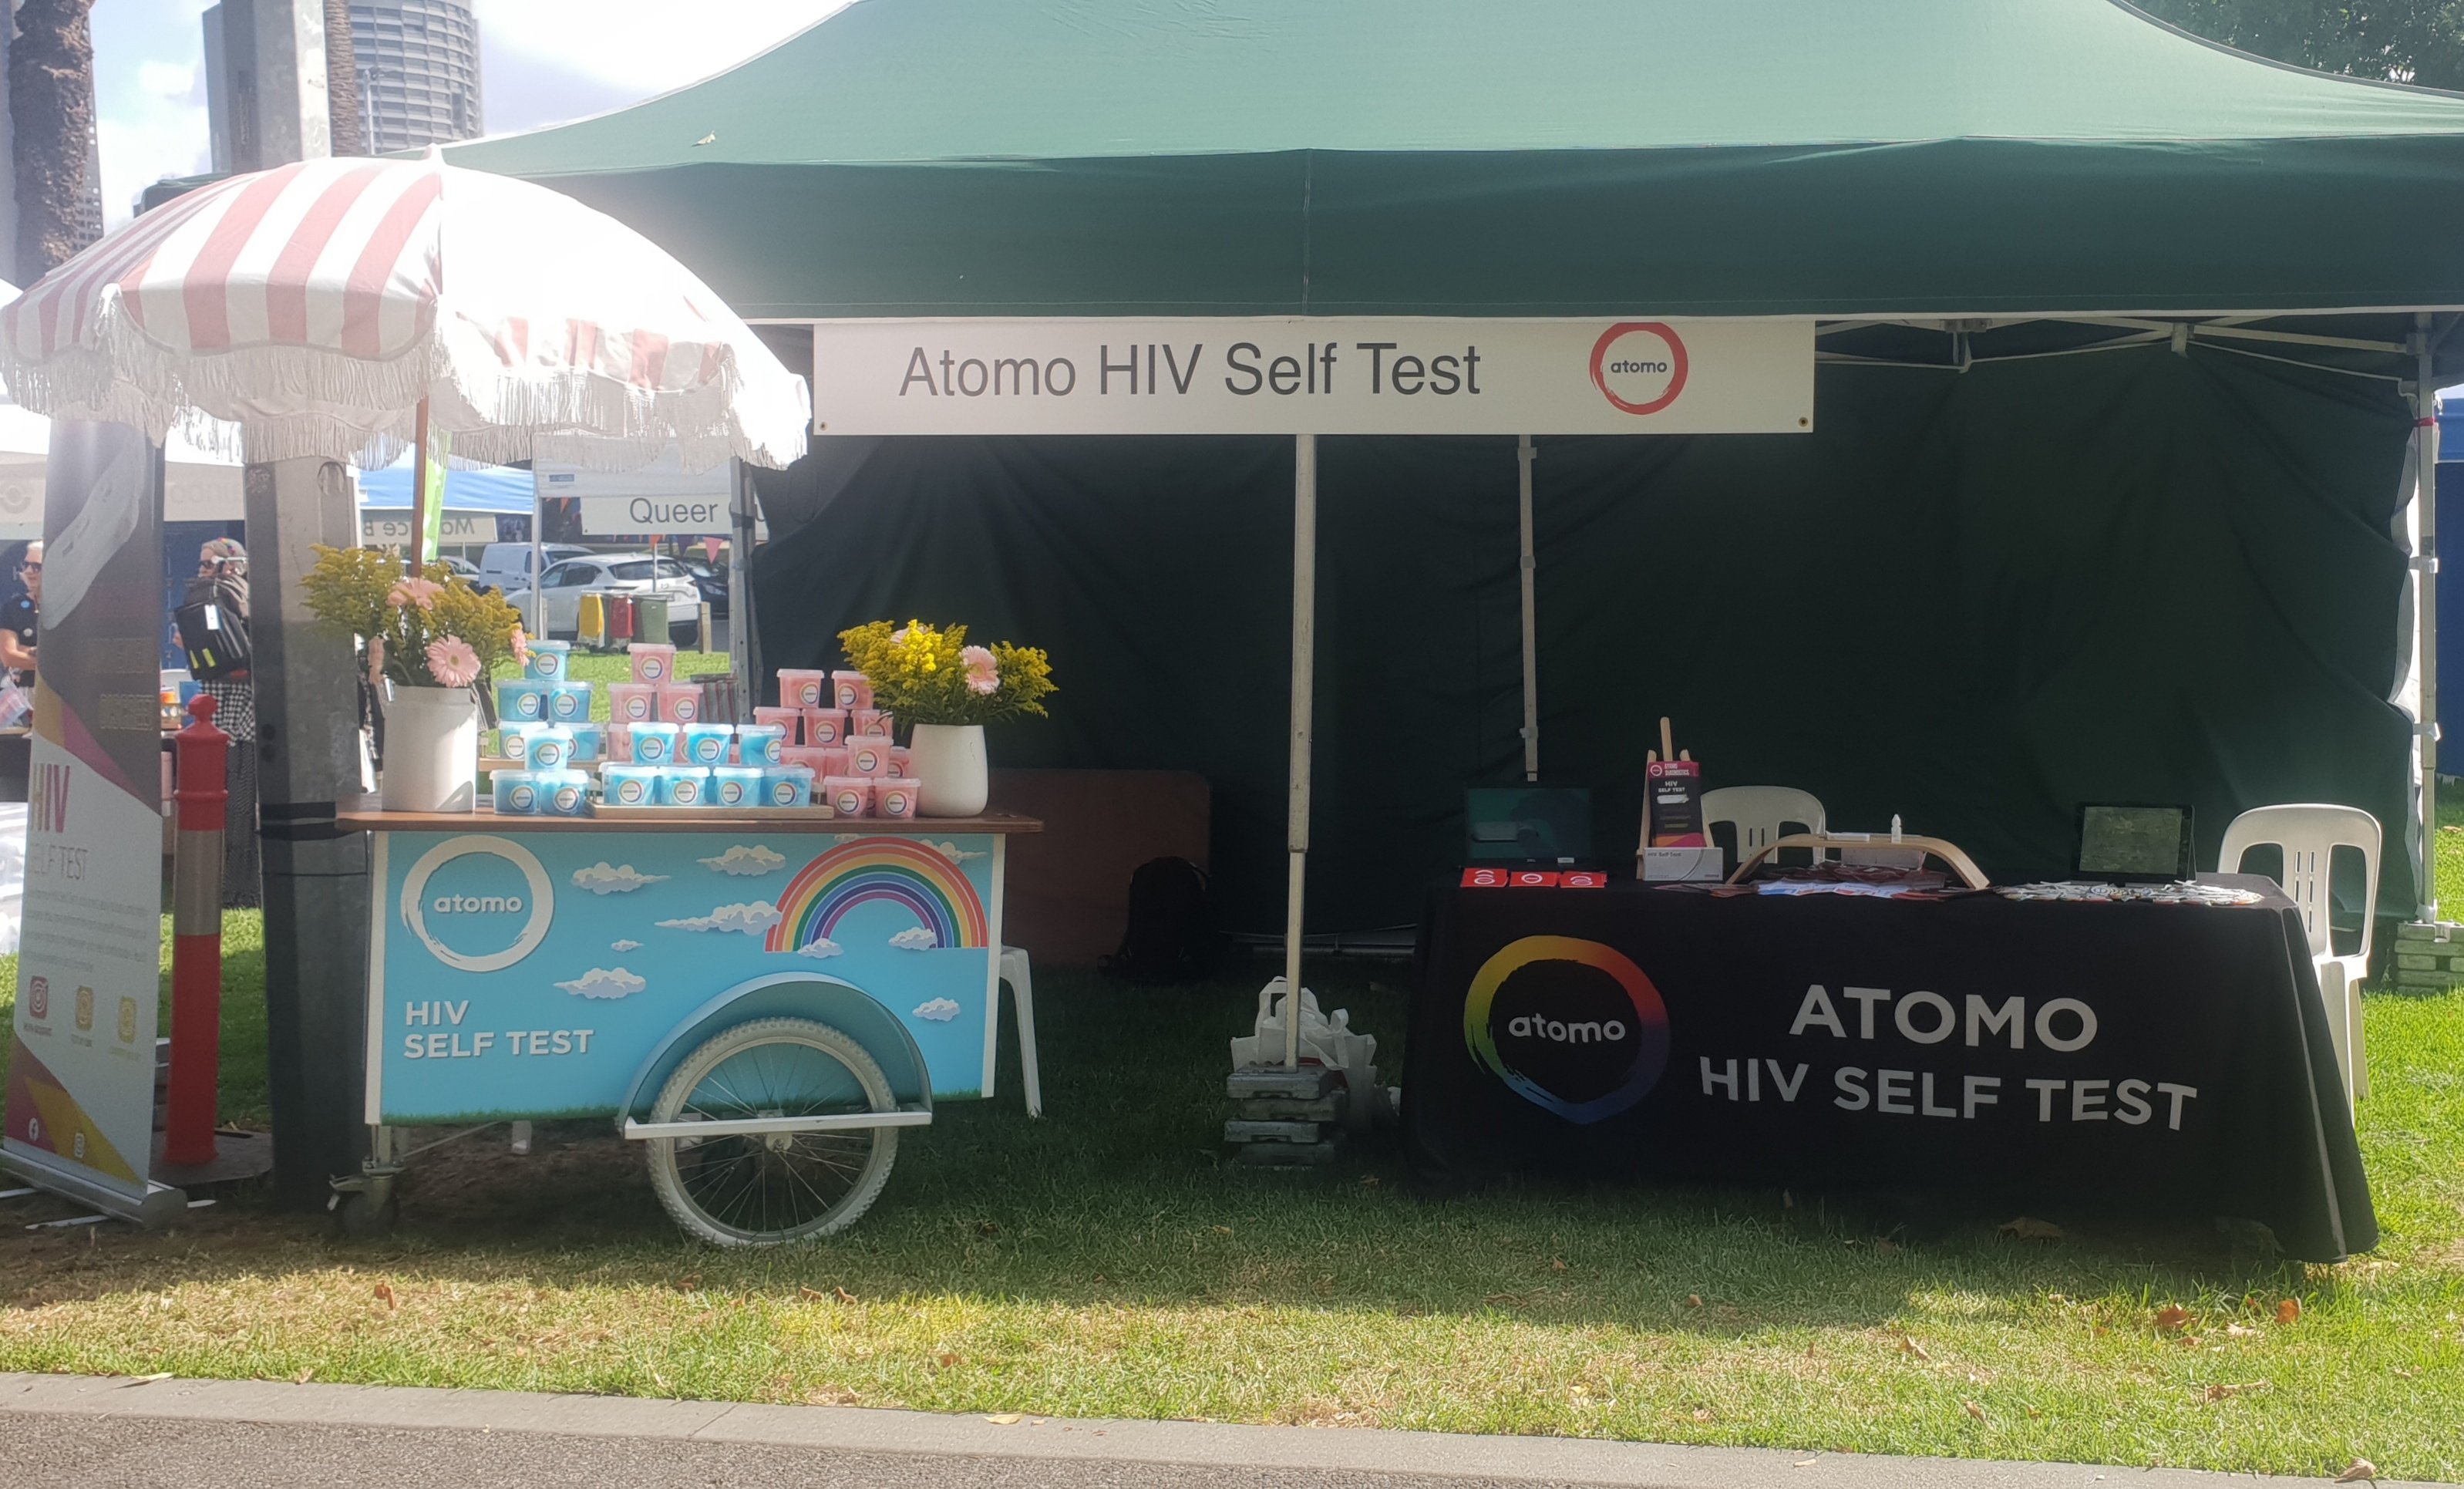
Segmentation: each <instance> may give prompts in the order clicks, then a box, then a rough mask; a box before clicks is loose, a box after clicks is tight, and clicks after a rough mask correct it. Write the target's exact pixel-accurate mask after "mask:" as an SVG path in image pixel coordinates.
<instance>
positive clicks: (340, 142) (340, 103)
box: [325, 0, 368, 155]
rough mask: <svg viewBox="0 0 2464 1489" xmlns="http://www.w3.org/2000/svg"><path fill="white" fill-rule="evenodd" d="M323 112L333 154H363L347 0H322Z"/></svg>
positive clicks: (357, 77) (357, 73) (357, 72)
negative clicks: (330, 134)
mask: <svg viewBox="0 0 2464 1489" xmlns="http://www.w3.org/2000/svg"><path fill="white" fill-rule="evenodd" d="M325 113H326V116H327V122H328V124H329V126H330V128H331V131H332V134H333V142H334V143H333V151H334V153H335V154H337V155H364V154H366V153H367V148H368V146H367V142H366V141H365V140H363V139H362V138H361V135H360V67H359V60H358V57H357V55H356V54H354V53H353V52H352V51H351V0H325Z"/></svg>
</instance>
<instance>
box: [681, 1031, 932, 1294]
mask: <svg viewBox="0 0 2464 1489" xmlns="http://www.w3.org/2000/svg"><path fill="white" fill-rule="evenodd" d="M897 1106H898V1101H897V1098H896V1097H895V1096H893V1095H892V1094H891V1089H890V1081H889V1079H888V1078H886V1077H884V1076H883V1075H882V1073H881V1067H880V1066H879V1065H877V1064H875V1063H873V1058H872V1056H869V1055H867V1054H866V1053H865V1052H864V1047H863V1046H861V1045H859V1044H857V1043H856V1042H855V1041H854V1040H853V1039H850V1038H848V1037H847V1035H846V1034H844V1033H840V1032H839V1031H838V1030H835V1029H832V1028H831V1027H830V1026H829V1025H827V1024H818V1023H815V1022H813V1021H812V1020H810V1019H803V1018H764V1019H757V1020H755V1021H754V1022H752V1023H748V1024H738V1025H737V1026H736V1027H735V1028H733V1029H730V1030H727V1031H726V1032H724V1033H719V1034H716V1035H715V1036H713V1037H712V1038H710V1039H709V1040H707V1041H705V1042H704V1043H703V1044H702V1045H701V1047H700V1048H698V1049H696V1050H694V1051H693V1053H692V1054H691V1055H689V1056H685V1061H684V1063H683V1064H681V1065H679V1066H677V1067H676V1073H675V1074H674V1075H672V1076H671V1077H669V1078H668V1083H667V1085H666V1086H665V1087H664V1088H662V1089H661V1090H660V1092H659V1099H658V1101H657V1102H656V1103H655V1104H654V1105H653V1106H652V1107H651V1109H650V1120H651V1121H652V1122H742V1121H745V1120H747V1119H751V1118H763V1117H835V1116H844V1115H849V1114H853V1113H858V1112H888V1111H895V1110H896V1109H897ZM897 1154H898V1129H897V1128H895V1127H856V1128H845V1129H840V1130H837V1131H824V1132H757V1133H741V1134H734V1135H727V1136H719V1137H709V1138H652V1139H650V1140H649V1164H650V1183H651V1187H652V1188H654V1189H657V1190H658V1191H659V1203H660V1204H662V1205H665V1206H666V1207H667V1210H668V1213H669V1214H671V1215H672V1216H674V1217H675V1221H676V1224H678V1225H680V1226H682V1227H684V1228H685V1229H686V1230H687V1231H689V1232H691V1233H693V1234H694V1235H698V1236H700V1237H701V1238H703V1239H704V1240H707V1241H710V1242H712V1243H713V1244H715V1245H719V1246H780V1245H784V1244H786V1243H787V1242H790V1241H803V1240H810V1239H812V1238H813V1237H815V1236H820V1235H828V1234H831V1233H835V1232H838V1231H843V1230H845V1229H847V1227H848V1226H850V1225H853V1224H854V1223H855V1222H856V1220H857V1218H858V1217H859V1216H861V1215H862V1214H863V1213H864V1212H865V1211H866V1210H868V1209H869V1208H870V1207H871V1205H872V1202H873V1200H874V1198H875V1197H877V1196H878V1195H879V1194H880V1193H881V1187H882V1186H883V1185H884V1184H886V1183H888V1182H889V1179H890V1166H891V1161H892V1160H894V1159H895V1158H896V1157H897Z"/></svg>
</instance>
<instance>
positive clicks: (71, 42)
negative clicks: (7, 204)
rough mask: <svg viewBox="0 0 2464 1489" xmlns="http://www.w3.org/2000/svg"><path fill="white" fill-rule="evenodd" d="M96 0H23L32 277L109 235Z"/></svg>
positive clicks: (22, 83) (16, 83) (20, 76)
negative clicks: (98, 151)
mask: <svg viewBox="0 0 2464 1489" xmlns="http://www.w3.org/2000/svg"><path fill="white" fill-rule="evenodd" d="M93 5H94V0H22V3H21V4H20V5H19V6H18V9H17V35H16V39H15V40H14V41H12V42H11V44H10V47H9V119H10V124H11V130H12V131H13V134H14V138H15V149H14V153H15V155H16V167H17V272H18V274H19V275H20V276H22V277H23V278H26V279H27V280H28V281H30V282H31V281H32V280H33V279H36V278H40V277H41V276H42V275H43V274H45V273H47V272H48V271H50V270H52V269H55V268H57V267H58V266H59V265H60V264H62V263H65V262H66V261H68V259H69V258H71V257H72V256H75V255H76V253H77V250H79V249H81V248H83V247H85V246H86V245H87V244H88V243H91V242H93V241H94V240H95V239H96V238H99V237H100V236H101V235H102V193H101V183H100V182H99V181H96V180H95V179H94V175H93V171H92V170H91V168H90V167H91V166H92V163H93V160H94V145H95V139H94V34H93V33H92V31H91V30H90V29H89V28H88V26H87V23H86V15H87V11H90V10H91V9H92V8H93Z"/></svg>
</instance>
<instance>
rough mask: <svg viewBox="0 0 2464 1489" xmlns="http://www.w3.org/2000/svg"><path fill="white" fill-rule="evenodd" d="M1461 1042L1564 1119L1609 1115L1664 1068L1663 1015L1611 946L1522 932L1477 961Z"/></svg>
mask: <svg viewBox="0 0 2464 1489" xmlns="http://www.w3.org/2000/svg"><path fill="white" fill-rule="evenodd" d="M1463 1043H1464V1045H1465V1046H1466V1047H1467V1048H1469V1049H1470V1051H1471V1053H1472V1057H1473V1058H1474V1059H1477V1060H1478V1061H1480V1063H1481V1064H1482V1065H1483V1066H1485V1067H1486V1068H1487V1070H1488V1071H1489V1073H1490V1074H1491V1075H1494V1076H1495V1077H1497V1078H1498V1079H1500V1080H1502V1081H1504V1082H1506V1085H1507V1089H1509V1090H1511V1091H1512V1092H1513V1093H1514V1094H1515V1095H1517V1096H1519V1097H1521V1098H1523V1099H1524V1100H1527V1101H1529V1102H1530V1103H1531V1104H1533V1105H1534V1106H1538V1107H1542V1108H1544V1109H1546V1110H1548V1111H1551V1112H1554V1113H1556V1114H1557V1115H1558V1116H1560V1117H1563V1118H1564V1119H1566V1120H1567V1121H1568V1122H1599V1121H1601V1120H1603V1119H1605V1118H1609V1117H1614V1116H1616V1115H1617V1113H1619V1112H1621V1111H1624V1110H1625V1109H1626V1108H1627V1107H1630V1106H1632V1105H1634V1103H1635V1102H1637V1101H1639V1100H1642V1099H1643V1098H1644V1097H1645V1096H1647V1095H1649V1094H1650V1092H1651V1088H1652V1087H1654V1086H1656V1085H1658V1084H1659V1083H1660V1077H1661V1072H1663V1071H1665V1070H1666V1069H1667V1068H1668V1010H1667V1008H1666V1006H1665V1005H1663V1004H1662V1003H1661V1000H1660V989H1657V988H1655V987H1653V986H1652V985H1651V979H1650V978H1648V977H1646V976H1644V975H1643V971H1642V968H1641V967H1637V966H1635V965H1634V961H1633V959H1632V958H1630V957H1628V956H1627V955H1626V954H1625V953H1624V952H1622V951H1619V950H1617V948H1616V947H1614V946H1604V945H1600V944H1599V943H1598V942H1596V941H1584V940H1581V939H1579V938H1577V937H1573V936H1526V937H1524V938H1523V939H1522V940H1521V941H1517V942H1514V943H1512V944H1511V945H1507V946H1506V947H1505V948H1504V949H1502V950H1500V951H1499V952H1498V953H1497V954H1496V955H1495V956H1492V957H1490V958H1489V959H1488V960H1487V961H1486V962H1485V963H1483V964H1482V965H1481V968H1480V970H1479V971H1478V972H1477V973H1475V974H1474V975H1473V977H1472V980H1471V991H1470V993H1469V994H1468V995H1467V996H1466V997H1465V998H1464V1000H1463Z"/></svg>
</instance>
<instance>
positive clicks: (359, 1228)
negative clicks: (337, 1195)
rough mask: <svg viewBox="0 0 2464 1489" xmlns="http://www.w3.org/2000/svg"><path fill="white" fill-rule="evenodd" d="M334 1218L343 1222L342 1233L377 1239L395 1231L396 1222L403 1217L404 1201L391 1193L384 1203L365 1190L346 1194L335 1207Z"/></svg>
mask: <svg viewBox="0 0 2464 1489" xmlns="http://www.w3.org/2000/svg"><path fill="white" fill-rule="evenodd" d="M334 1218H335V1220H336V1221H337V1222H339V1223H340V1224H341V1228H342V1233H343V1234H344V1235H346V1236H349V1237H350V1238H351V1239H352V1240H355V1241H373V1240H377V1239H379V1238H381V1237H383V1236H387V1235H391V1234H392V1233H393V1226H394V1222H395V1221H397V1220H399V1219H401V1218H402V1201H400V1200H399V1199H396V1198H395V1197H394V1196H393V1195H392V1194H391V1193H387V1194H386V1195H385V1201H384V1203H382V1204H380V1203H378V1202H377V1201H376V1200H375V1199H374V1198H373V1197H371V1196H370V1195H368V1194H367V1193H366V1192H364V1191H362V1192H359V1193H354V1194H345V1195H343V1196H342V1203H341V1205H340V1206H338V1207H336V1209H335V1211H334Z"/></svg>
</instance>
